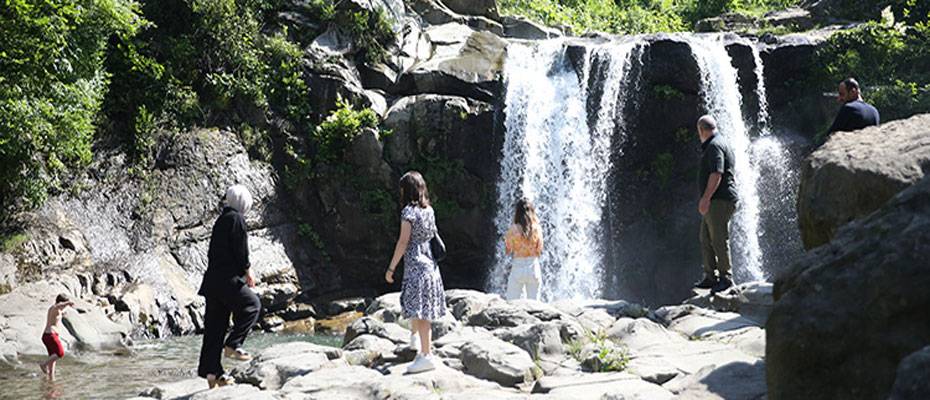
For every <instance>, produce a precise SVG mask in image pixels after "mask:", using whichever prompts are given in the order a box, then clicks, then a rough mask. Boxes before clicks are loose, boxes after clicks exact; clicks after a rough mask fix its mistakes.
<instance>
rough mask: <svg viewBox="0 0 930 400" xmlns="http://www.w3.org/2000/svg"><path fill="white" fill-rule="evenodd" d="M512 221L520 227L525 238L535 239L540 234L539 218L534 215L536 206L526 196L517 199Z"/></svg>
mask: <svg viewBox="0 0 930 400" xmlns="http://www.w3.org/2000/svg"><path fill="white" fill-rule="evenodd" d="M513 222H514V223H515V224H517V226H519V227H520V231H521V233H522V234H523V237H525V238H527V239H533V240H536V239H537V238H539V237H540V236H541V234H542V232H540V229H539V218H537V217H536V207H534V206H533V202H532V201H530V199H528V198H526V197H523V198H521V199H520V200H517V205H516V207H515V210H514V214H513Z"/></svg>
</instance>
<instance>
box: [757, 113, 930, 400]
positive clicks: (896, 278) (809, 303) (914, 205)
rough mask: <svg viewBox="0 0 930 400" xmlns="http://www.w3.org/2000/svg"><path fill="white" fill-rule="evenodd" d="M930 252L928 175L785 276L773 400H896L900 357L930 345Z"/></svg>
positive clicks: (772, 363) (775, 328)
mask: <svg viewBox="0 0 930 400" xmlns="http://www.w3.org/2000/svg"><path fill="white" fill-rule="evenodd" d="M911 122H913V121H911ZM891 124H893V123H889V124H888V125H891ZM884 126H887V125H883V127H884ZM923 128H925V127H922V128H918V127H914V129H923ZM859 134H860V135H864V134H866V132H864V131H863V132H859ZM850 135H851V134H850ZM886 139H887V138H886ZM888 140H889V141H894V140H895V139H888ZM911 149H912V150H913V151H914V152H919V151H920V149H921V147H920V144H917V143H915V144H913V147H911ZM909 156H910V154H908V155H905V154H901V155H890V154H889V155H888V157H891V158H893V159H889V160H885V161H886V162H888V163H897V162H898V161H896V160H898V159H907V158H909ZM842 196H844V197H852V195H850V194H849V193H844V194H842ZM927 254H930V178H928V177H924V178H923V179H922V180H921V181H920V182H918V183H917V184H915V185H914V186H911V187H910V188H908V189H906V190H904V191H903V192H901V193H899V194H897V195H896V196H895V197H893V198H892V200H891V201H889V202H888V204H886V205H885V206H884V207H882V208H881V209H879V210H878V211H877V212H875V213H873V214H872V215H870V216H868V217H866V218H863V219H861V220H857V221H855V222H853V223H851V224H848V225H846V226H844V227H843V228H840V229H839V231H837V233H836V235H835V236H834V237H833V240H832V241H831V242H830V243H829V244H827V245H825V246H821V247H819V248H817V249H815V250H813V251H810V252H808V253H806V254H805V255H804V256H803V257H802V258H801V260H800V261H799V262H797V263H796V264H795V265H794V266H793V267H792V269H791V270H789V271H787V272H786V273H784V274H782V275H780V276H778V277H777V278H776V280H775V291H774V295H775V307H774V308H773V310H772V314H771V315H770V316H769V319H768V322H767V323H766V325H765V327H766V330H765V333H766V342H767V343H766V356H765V359H766V364H767V368H766V371H767V374H768V378H767V381H768V387H769V394H768V396H769V399H772V400H782V399H793V398H798V397H813V398H875V399H879V398H887V396H888V395H889V392H890V391H891V387H892V384H893V383H894V378H895V370H896V369H897V368H898V365H899V364H900V363H901V360H902V359H903V358H904V357H906V356H908V355H909V354H911V353H913V352H914V351H917V350H919V349H921V348H923V347H925V346H926V345H927V343H930V314H927V312H926V310H927V309H928V308H930V292H928V291H927V287H930V258H928V257H927V256H926V255H927ZM878 288H893V290H878ZM824 382H829V383H830V384H829V385H825V384H824Z"/></svg>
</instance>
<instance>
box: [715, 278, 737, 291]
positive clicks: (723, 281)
mask: <svg viewBox="0 0 930 400" xmlns="http://www.w3.org/2000/svg"><path fill="white" fill-rule="evenodd" d="M731 287H733V281H732V280H730V278H727V277H722V278H720V281H719V282H717V284H716V285H714V287H713V288H711V289H710V292H711V293H720V292H723V291H725V290H727V289H729V288H731Z"/></svg>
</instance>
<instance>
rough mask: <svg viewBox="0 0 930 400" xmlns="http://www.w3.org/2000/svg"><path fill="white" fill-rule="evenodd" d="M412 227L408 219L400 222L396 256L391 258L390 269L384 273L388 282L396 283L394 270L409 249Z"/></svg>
mask: <svg viewBox="0 0 930 400" xmlns="http://www.w3.org/2000/svg"><path fill="white" fill-rule="evenodd" d="M412 229H413V228H412V226H411V225H410V222H408V221H406V220H404V221H401V222H400V236H398V237H397V245H395V246H394V257H392V258H391V264H390V265H388V269H387V271H386V272H385V273H384V280H385V281H387V283H394V270H395V269H396V268H397V264H399V263H400V259H401V258H403V257H404V253H405V252H406V251H407V244H408V243H410V231H411V230H412Z"/></svg>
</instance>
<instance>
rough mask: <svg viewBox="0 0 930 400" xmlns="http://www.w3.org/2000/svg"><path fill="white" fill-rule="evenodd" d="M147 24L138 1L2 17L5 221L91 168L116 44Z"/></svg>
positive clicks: (19, 3)
mask: <svg viewBox="0 0 930 400" xmlns="http://www.w3.org/2000/svg"><path fill="white" fill-rule="evenodd" d="M140 24H141V22H140V20H139V18H138V14H137V5H136V3H135V2H133V1H130V0H58V1H47V2H40V3H33V2H26V1H24V0H15V1H7V2H6V4H5V6H4V7H3V8H2V10H0V32H3V35H0V49H2V50H0V204H3V205H4V209H3V210H0V220H2V219H3V218H4V217H5V216H8V215H9V213H10V212H12V211H13V209H15V208H17V207H20V206H27V207H28V206H35V205H38V204H41V203H42V202H43V201H44V199H45V198H46V196H47V195H48V193H49V191H56V190H59V189H60V186H61V182H62V180H63V179H64V178H65V177H67V176H68V175H70V174H72V173H74V172H75V171H76V170H79V169H80V168H81V167H83V166H85V165H86V164H87V163H89V162H90V159H91V141H92V140H93V137H94V133H95V130H96V127H97V122H98V121H97V118H96V115H97V112H98V111H99V109H100V107H101V102H102V99H103V96H104V94H105V93H106V88H107V83H108V80H107V75H106V74H105V73H103V71H102V70H101V67H102V64H103V60H104V56H105V51H106V49H107V47H108V46H107V44H108V39H109V38H110V37H127V36H131V35H133V34H135V32H136V30H137V29H138V27H139V26H140Z"/></svg>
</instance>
